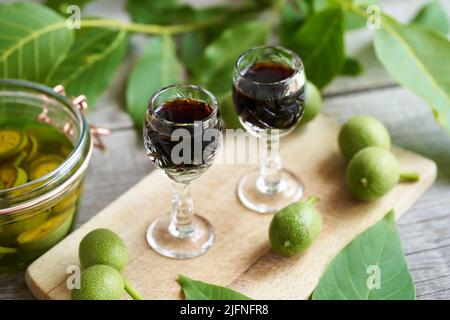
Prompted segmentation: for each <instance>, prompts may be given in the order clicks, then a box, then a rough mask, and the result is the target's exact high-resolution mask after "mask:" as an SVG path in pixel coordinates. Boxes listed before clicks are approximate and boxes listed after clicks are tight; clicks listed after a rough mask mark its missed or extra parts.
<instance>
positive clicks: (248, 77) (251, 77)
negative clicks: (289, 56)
mask: <svg viewBox="0 0 450 320" xmlns="http://www.w3.org/2000/svg"><path fill="white" fill-rule="evenodd" d="M294 73H295V70H294V69H292V68H291V67H289V66H287V65H284V64H281V63H273V62H259V63H256V64H254V65H252V66H251V67H250V68H248V69H247V70H246V71H245V73H244V74H243V75H242V77H240V78H239V79H238V80H237V81H236V83H234V84H233V100H234V105H235V107H236V111H237V113H238V115H239V117H240V119H241V121H242V122H244V123H247V124H249V125H251V126H255V127H257V128H260V129H280V130H288V129H290V128H292V127H294V126H295V125H296V124H297V123H298V121H299V119H300V117H301V116H302V114H303V110H304V85H303V84H302V86H301V87H299V88H295V87H293V85H295V84H296V83H297V82H295V81H290V80H291V79H289V80H286V79H288V78H290V77H295V75H294ZM283 80H286V81H283Z"/></svg>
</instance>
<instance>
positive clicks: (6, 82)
mask: <svg viewBox="0 0 450 320" xmlns="http://www.w3.org/2000/svg"><path fill="white" fill-rule="evenodd" d="M2 86H11V87H12V90H14V87H16V90H17V91H18V92H20V91H21V89H22V90H23V89H25V90H27V89H28V90H30V92H32V93H37V94H43V95H45V96H46V97H50V98H52V99H54V100H56V101H57V102H59V104H60V105H61V106H63V107H65V108H66V110H67V111H69V112H70V113H71V114H72V115H73V116H74V117H75V119H76V121H77V123H79V125H80V127H79V132H80V134H79V136H78V139H77V141H76V143H74V147H73V150H72V152H71V153H70V154H69V155H68V156H67V157H66V158H65V159H64V161H63V162H62V163H61V164H60V165H59V166H58V167H57V168H56V169H55V170H53V171H51V172H49V173H48V174H46V175H45V176H42V177H40V178H39V179H36V180H33V181H30V182H27V183H25V184H23V185H20V186H17V187H13V188H8V189H4V190H0V196H1V195H5V194H7V193H10V192H19V193H20V191H21V190H27V191H28V193H33V191H37V190H43V189H45V187H47V186H48V184H49V183H50V182H53V181H54V178H56V177H57V175H58V173H59V172H60V170H62V169H65V170H67V169H69V170H70V169H72V168H73V167H74V166H75V165H76V164H77V162H78V161H77V154H78V152H79V150H80V148H82V146H83V142H84V141H85V139H86V137H88V136H89V126H88V124H87V122H86V119H85V118H84V116H83V114H82V113H81V111H80V110H78V109H77V108H74V107H73V104H72V102H71V100H70V99H69V98H68V97H67V96H65V95H62V94H60V93H58V92H56V91H54V90H53V89H52V88H50V87H48V86H45V85H42V84H39V83H35V82H31V81H26V80H20V79H5V78H3V79H1V78H0V92H1V91H3V89H2V88H1V87H2ZM89 143H90V146H89V150H88V155H87V157H86V159H85V160H84V162H85V163H86V166H87V163H88V162H89V159H90V155H91V153H92V148H93V145H92V141H90V142H89ZM77 151H78V152H77ZM82 167H83V166H80V168H78V169H77V171H80V169H83V168H82ZM74 175H75V173H74ZM67 180H68V181H65V182H64V183H63V184H61V185H60V186H58V188H57V189H58V190H59V189H60V188H59V187H67V185H69V184H70V183H67V184H66V182H70V181H69V180H71V179H70V178H69V179H67ZM61 189H62V190H63V189H64V188H61ZM55 193H57V192H55ZM51 195H52V192H43V194H40V195H38V196H37V197H36V198H33V197H30V198H31V199H25V200H24V201H23V202H22V203H19V204H17V205H12V206H11V207H7V208H0V216H2V215H4V214H9V213H14V212H16V211H20V210H24V209H27V208H29V207H32V206H33V205H36V204H38V203H40V202H43V201H46V200H48V198H51Z"/></svg>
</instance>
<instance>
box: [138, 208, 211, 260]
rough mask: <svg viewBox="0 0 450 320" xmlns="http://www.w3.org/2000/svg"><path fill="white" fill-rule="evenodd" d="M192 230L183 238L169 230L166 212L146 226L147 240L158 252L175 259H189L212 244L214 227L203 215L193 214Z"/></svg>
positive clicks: (168, 219) (168, 218)
mask: <svg viewBox="0 0 450 320" xmlns="http://www.w3.org/2000/svg"><path fill="white" fill-rule="evenodd" d="M192 223H193V226H194V231H193V232H192V233H190V234H189V235H188V236H186V237H184V238H178V237H175V236H173V235H172V233H170V232H169V225H170V215H169V214H166V215H164V216H161V217H159V218H157V219H155V220H153V222H152V223H151V224H150V225H149V226H148V229H147V242H148V244H149V245H150V246H151V247H152V248H153V250H155V251H156V252H158V253H159V254H161V255H163V256H166V257H169V258H176V259H189V258H194V257H197V256H200V255H202V254H203V253H205V252H206V251H208V249H209V248H210V247H211V246H212V245H213V243H214V240H215V233H214V227H213V226H212V225H211V224H210V223H209V222H208V221H207V220H206V219H205V218H203V217H201V216H197V215H194V217H193V219H192Z"/></svg>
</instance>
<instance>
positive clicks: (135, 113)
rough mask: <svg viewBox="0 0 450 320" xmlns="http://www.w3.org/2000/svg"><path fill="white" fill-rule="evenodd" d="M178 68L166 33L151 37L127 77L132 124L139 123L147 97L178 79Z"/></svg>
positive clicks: (179, 77) (141, 119) (128, 103)
mask: <svg viewBox="0 0 450 320" xmlns="http://www.w3.org/2000/svg"><path fill="white" fill-rule="evenodd" d="M181 76H182V68H181V66H180V64H179V62H178V60H177V58H176V55H175V44H174V41H173V39H172V38H171V37H170V36H169V35H166V36H160V37H155V38H152V39H151V40H150V41H149V44H148V47H147V49H146V51H145V52H144V54H143V56H142V57H141V58H140V60H139V61H138V62H137V63H136V65H135V66H134V68H133V71H132V72H131V75H130V77H129V79H128V86H127V109H128V113H129V114H130V116H131V118H132V119H133V121H134V124H135V125H136V127H138V128H140V127H142V125H143V121H144V116H145V110H146V109H147V103H148V99H149V98H150V96H151V95H152V94H153V93H154V92H155V91H157V90H158V89H160V88H161V87H164V86H167V85H170V84H175V83H178V82H180V80H181Z"/></svg>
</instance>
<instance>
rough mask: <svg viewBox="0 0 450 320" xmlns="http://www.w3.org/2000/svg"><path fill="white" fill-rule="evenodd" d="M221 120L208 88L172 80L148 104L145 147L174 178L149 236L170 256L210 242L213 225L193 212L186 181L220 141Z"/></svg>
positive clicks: (194, 252)
mask: <svg viewBox="0 0 450 320" xmlns="http://www.w3.org/2000/svg"><path fill="white" fill-rule="evenodd" d="M220 135H221V122H220V114H219V108H218V104H217V101H216V99H215V97H214V96H213V95H212V94H211V93H210V92H209V91H207V90H204V89H202V88H200V87H197V86H193V85H173V86H169V87H166V88H163V89H161V90H159V91H158V92H156V93H155V94H154V95H153V96H152V97H151V98H150V102H149V105H148V109H147V113H146V119H145V125H144V141H145V148H146V151H147V154H148V156H149V158H150V160H151V161H152V162H153V163H154V164H155V166H156V167H157V168H159V169H161V170H163V171H164V173H165V174H166V175H167V176H168V177H169V178H170V179H171V180H172V182H173V187H172V209H171V212H170V214H166V215H164V216H161V217H158V218H156V219H155V220H154V221H153V222H152V223H151V224H150V225H149V227H148V229H147V241H148V243H149V244H150V246H151V247H152V248H153V249H154V250H155V251H157V252H158V253H160V254H162V255H164V256H167V257H171V258H180V259H185V258H192V257H196V256H199V255H201V254H203V253H204V252H206V251H207V250H208V249H209V248H210V247H211V246H212V245H213V243H214V239H215V234H214V228H213V226H212V225H211V224H210V223H209V222H208V221H207V220H206V219H205V218H203V217H201V216H199V215H197V214H194V206H193V201H192V198H191V195H190V189H189V185H190V182H191V181H192V180H194V179H195V178H197V177H199V176H200V175H201V174H202V173H204V172H205V171H206V170H207V169H208V168H209V167H210V166H211V165H212V162H213V160H214V156H215V154H216V152H217V149H218V147H219V144H220V137H221V136H220Z"/></svg>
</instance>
